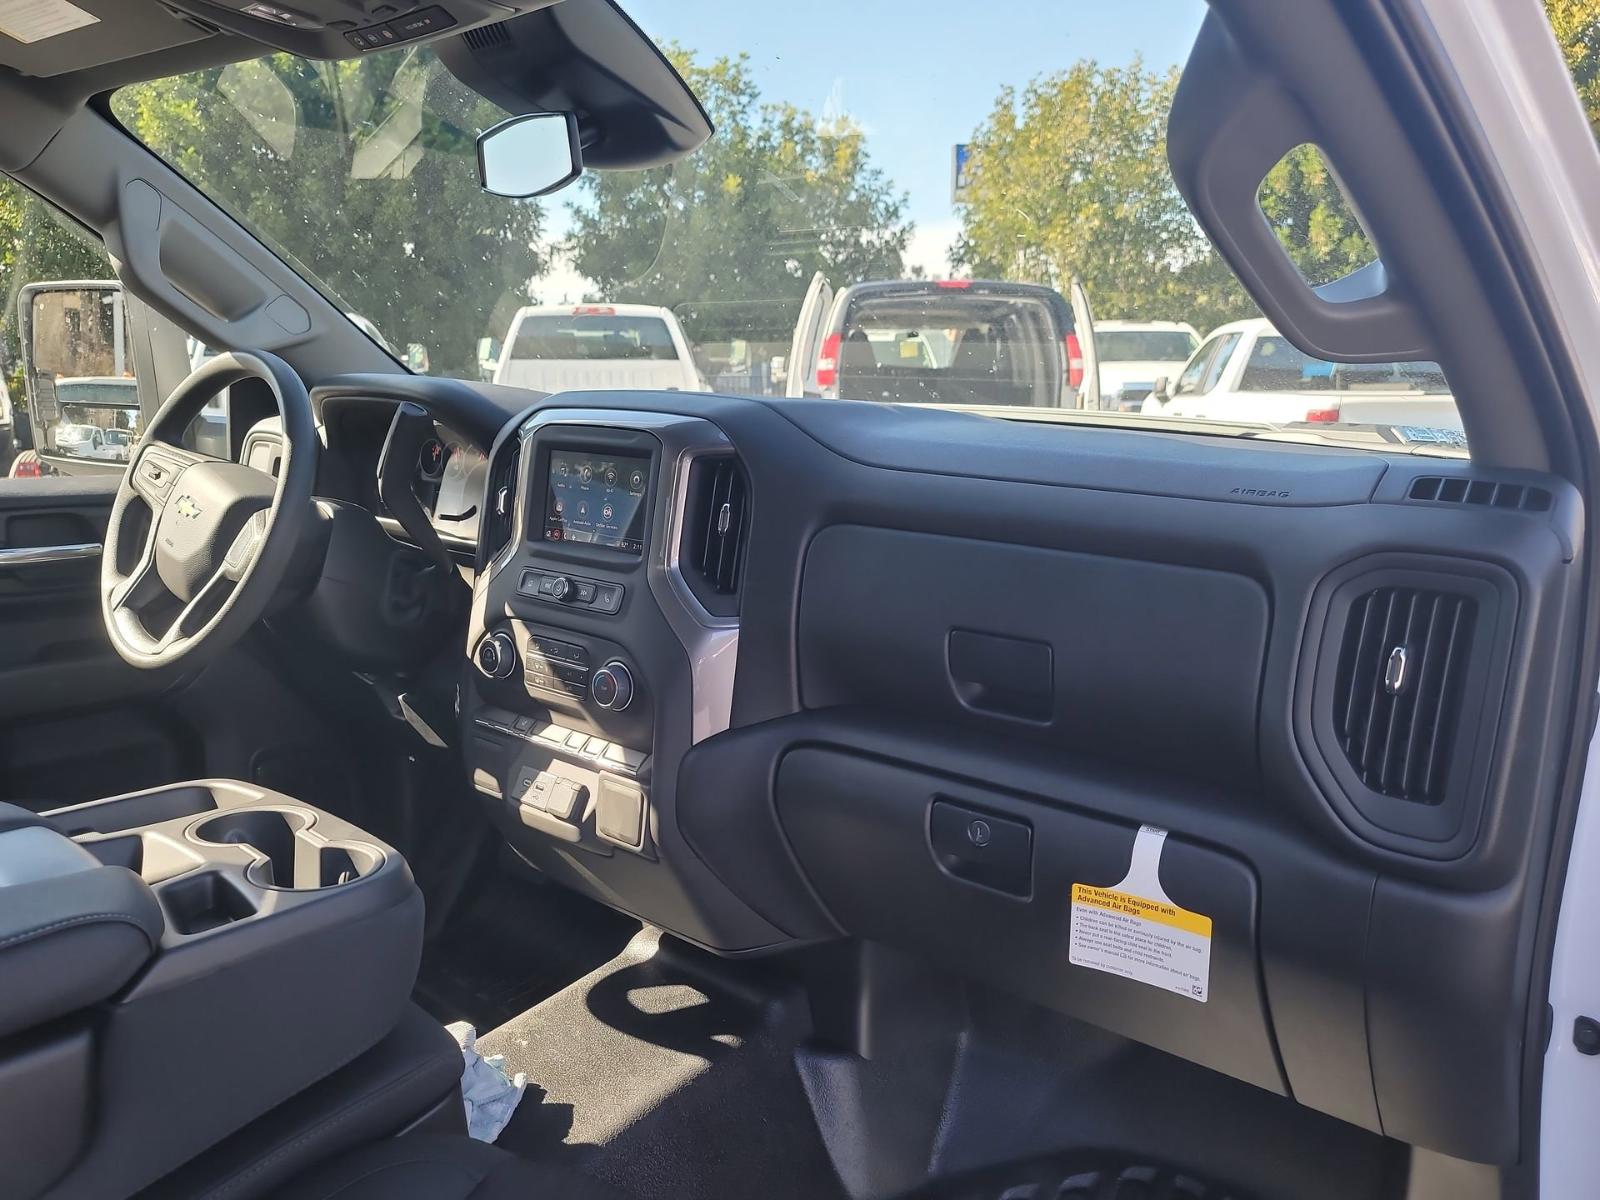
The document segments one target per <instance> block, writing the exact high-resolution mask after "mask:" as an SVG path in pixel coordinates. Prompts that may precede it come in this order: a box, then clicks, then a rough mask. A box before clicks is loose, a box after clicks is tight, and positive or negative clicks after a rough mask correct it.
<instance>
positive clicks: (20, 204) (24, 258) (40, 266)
mask: <svg viewBox="0 0 1600 1200" xmlns="http://www.w3.org/2000/svg"><path fill="white" fill-rule="evenodd" d="M111 278H113V273H112V270H111V260H110V259H108V258H107V257H106V254H105V250H104V249H103V248H102V247H101V245H100V243H99V241H98V240H96V239H95V237H94V236H93V235H92V234H89V233H87V232H85V231H84V230H82V229H80V228H79V227H78V226H76V225H73V224H72V223H71V222H70V221H68V220H67V219H66V218H65V217H62V216H60V215H59V214H58V213H56V211H55V210H54V209H52V208H51V207H50V206H49V205H48V204H46V203H44V201H42V200H40V199H39V198H38V197H37V196H35V195H34V194H33V193H32V192H30V191H28V190H27V189H26V188H24V187H22V186H21V185H20V184H16V183H13V182H11V181H10V180H9V179H0V302H3V303H4V305H5V308H4V310H3V311H0V337H3V338H4V342H3V346H4V349H3V351H0V356H3V359H4V363H3V369H4V372H5V376H6V383H7V386H8V388H9V390H10V392H11V398H12V399H13V400H14V401H16V402H17V403H18V404H19V405H21V404H22V403H23V402H24V400H25V394H24V391H23V388H22V357H21V352H20V351H21V347H20V346H19V345H18V342H17V298H18V294H19V293H20V292H21V291H22V288H23V286H24V285H26V284H29V283H34V282H37V281H39V280H43V279H111Z"/></svg>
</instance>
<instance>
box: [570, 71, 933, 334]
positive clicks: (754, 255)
mask: <svg viewBox="0 0 1600 1200" xmlns="http://www.w3.org/2000/svg"><path fill="white" fill-rule="evenodd" d="M666 53H667V55H668V57H669V58H670V59H671V60H672V62H673V65H674V66H675V67H676V68H677V69H678V71H679V72H680V73H681V74H682V75H683V77H684V79H685V81H686V82H687V83H688V84H689V86H690V87H691V88H692V89H693V90H694V92H695V94H696V95H697V96H699V98H700V102H701V103H702V104H703V105H704V106H705V109H706V112H707V114H708V115H709V116H710V117H711V120H712V123H713V125H714V126H715V128H716V133H715V135H714V136H713V137H712V139H711V141H709V142H708V143H707V144H706V145H705V146H703V147H702V148H701V149H700V150H699V151H697V152H696V153H695V154H693V155H690V156H689V157H688V158H686V159H684V160H682V161H680V162H678V163H675V164H673V165H671V166H667V167H659V168H656V169H653V170H650V171H644V172H632V171H629V172H607V173H591V174H590V175H588V176H587V177H586V179H585V180H584V184H583V186H584V189H585V195H584V197H583V199H582V201H581V202H580V203H578V204H576V205H574V206H573V208H572V232H571V235H570V236H569V238H568V239H567V241H566V243H565V246H564V251H565V252H566V253H567V254H569V255H570V257H571V261H572V265H573V266H574V268H576V270H577V271H578V272H580V273H581V274H583V275H584V276H586V277H588V278H589V279H591V280H593V281H594V283H595V285H596V291H595V295H596V297H598V298H601V299H605V300H611V301H617V302H625V301H637V302H644V303H650V304H663V305H667V306H669V307H675V308H677V309H678V310H679V312H680V314H681V315H682V316H683V317H684V322H685V327H686V329H687V331H688V333H689V336H690V337H691V338H692V339H695V340H719V339H721V338H724V337H727V336H740V337H760V336H763V335H765V336H768V337H772V336H776V335H777V334H779V333H781V335H782V338H783V340H787V338H788V333H789V330H790V329H791V328H792V326H793V324H794V319H795V309H796V308H797V307H798V304H799V301H800V299H801V297H802V295H803V294H804V292H805V289H806V285H807V283H808V282H809V281H810V279H811V276H812V274H813V273H814V272H816V271H818V270H821V271H823V272H825V273H826V274H827V275H828V277H829V278H830V279H832V280H833V281H834V282H835V283H836V284H837V283H839V282H840V281H846V282H854V281H856V280H860V279H882V278H891V279H893V278H898V277H899V276H900V275H901V274H903V272H904V268H905V264H904V257H903V256H904V252H905V249H906V244H907V242H908V241H909V239H910V235H911V225H910V224H909V223H908V222H907V221H906V219H905V203H906V202H905V197H904V195H903V194H902V193H899V192H897V191H896V190H895V189H894V187H893V186H892V185H891V184H890V182H889V181H888V180H887V179H885V178H884V176H883V173H882V172H881V171H880V170H878V169H877V168H876V167H874V166H873V165H872V163H871V161H870V159H869V157H868V154H867V149H866V138H865V135H864V133H863V132H862V130H861V129H860V128H859V127H857V126H856V125H854V124H853V123H851V122H850V121H848V120H831V121H824V120H819V119H818V118H816V117H815V116H813V115H812V114H811V113H809V112H807V111H805V110H804V109H801V108H797V107H795V106H794V105H792V104H779V103H769V102H763V101H762V100H761V97H760V92H759V89H758V88H757V86H756V83H755V80H754V78H753V76H752V75H751V72H750V67H749V63H748V60H747V58H746V57H745V56H743V55H741V56H740V57H738V58H733V59H729V58H719V59H717V60H716V61H714V62H712V63H710V64H709V65H699V64H697V63H696V62H695V61H694V59H693V56H692V55H691V54H690V53H689V52H688V51H686V50H683V49H682V48H680V47H675V46H668V47H667V48H666Z"/></svg>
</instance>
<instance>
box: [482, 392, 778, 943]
mask: <svg viewBox="0 0 1600 1200" xmlns="http://www.w3.org/2000/svg"><path fill="white" fill-rule="evenodd" d="M741 471H742V468H741V467H740V466H739V463H738V459H737V456H736V455H735V452H734V449H733V447H732V446H731V445H730V444H729V442H728V440H727V439H726V437H724V435H723V434H722V432H721V431H720V430H719V429H717V427H716V426H715V425H713V424H712V423H710V422H709V421H706V420H704V419H702V418H698V417H689V416H682V415H675V414H671V413H658V412H639V411H631V410H599V409H594V410H585V409H544V410H535V411H534V412H532V413H531V414H530V415H529V416H528V417H527V418H526V419H524V420H523V421H521V422H520V423H519V424H516V425H514V426H513V427H512V428H511V429H510V430H509V431H508V432H507V433H506V434H504V435H502V439H501V441H500V443H499V444H498V445H497V446H496V447H495V449H494V451H493V452H492V454H491V462H490V485H489V486H490V494H489V496H488V508H489V510H490V514H491V519H489V520H488V521H486V522H485V525H484V547H483V550H482V555H483V562H482V569H480V571H479V572H478V576H477V581H476V584H475V587H474V596H473V609H472V617H471V622H470V627H469V633H468V643H467V647H466V649H467V654H468V659H469V665H468V667H467V669H466V672H465V676H464V682H463V686H462V689H461V720H462V725H463V739H462V743H463V746H464V747H465V750H466V758H467V766H468V769H469V771H470V772H471V777H472V783H473V785H474V787H475V788H476V790H477V792H478V794H479V795H480V797H482V799H483V802H484V804H485V806H486V808H487V811H488V812H489V815H490V817H491V819H492V820H493V821H494V822H495V824H496V825H497V827H498V828H499V829H500V830H501V832H502V833H503V834H504V835H505V837H506V839H507V841H508V842H509V843H510V844H511V846H512V847H513V848H514V849H515V850H516V851H517V853H518V854H519V855H520V856H521V857H522V858H523V859H525V860H526V861H527V862H528V863H530V864H531V865H533V866H534V867H536V868H538V869H539V870H541V871H543V872H545V873H546V874H548V875H550V876H552V877H554V878H556V879H557V880H559V881H560V882H562V883H565V884H567V885H568V886H571V887H574V888H577V889H579V890H581V891H584V892H587V893H588V894H590V895H592V896H594V897H596V898H598V899H600V900H603V901H604V902H606V903H608V904H611V905H612V906H614V907H617V908H621V909H624V910H625V911H628V912H630V913H633V914H635V915H637V916H640V917H642V918H644V919H646V920H649V921H651V922H653V923H655V924H658V925H661V926H663V927H665V928H667V929H670V930H672V931H674V932H676V933H678V934H680V935H681V936H683V937H685V938H688V939H689V940H691V941H695V942H698V943H700V944H703V945H710V946H713V947H716V948H719V949H730V948H743V947H748V946H754V945H759V944H765V943H766V942H767V941H770V940H771V938H772V936H773V933H774V931H773V930H772V928H771V927H770V926H768V925H767V924H766V922H764V921H762V920H761V919H760V918H758V917H756V916H755V915H754V914H753V913H749V912H748V910H746V909H744V907H743V906H742V905H739V904H737V903H732V904H729V903H724V902H722V901H723V900H724V899H726V898H727V897H726V895H725V893H722V892H721V887H722V885H721V884H720V883H719V882H718V881H717V880H716V879H715V877H714V876H712V875H711V874H710V873H709V871H707V870H706V868H705V867H704V865H703V864H701V863H700V862H699V860H698V859H697V858H696V857H695V856H694V855H693V853H692V852H690V851H689V850H688V848H687V846H685V845H684V844H683V843H682V841H681V838H680V837H679V835H678V833H677V824H676V817H675V811H674V807H675V784H676V773H677V765H678V761H679V759H681V757H682V756H683V755H684V754H685V753H686V752H687V751H688V749H689V748H690V747H691V746H692V745H693V744H694V743H696V742H698V741H701V740H703V739H705V738H707V737H710V736H712V735H713V734H715V733H718V732H720V731H721V730H723V729H725V728H726V727H727V724H728V713H729V709H730V706H731V702H732V688H733V670H734V662H735V658H736V655H737V653H738V636H739V627H738V616H737V609H736V606H735V605H733V604H731V603H729V602H728V601H729V600H730V597H729V595H728V591H729V589H728V588H727V587H726V586H725V585H726V582H727V581H729V580H731V579H733V578H734V577H735V575H736V572H737V569H738V565H739V564H738V559H737V556H738V554H739V542H738V538H737V533H738V530H737V529H735V528H733V527H734V525H735V524H738V525H740V526H741V527H742V525H743V523H744V521H745V519H746V518H747V516H748V504H749V497H748V489H746V488H745V487H744V486H743V484H742V476H741V479H740V486H739V488H738V491H737V493H734V492H733V491H731V490H730V485H729V482H728V481H729V479H730V478H731V477H732V476H731V475H730V472H732V473H738V472H741ZM719 489H721V490H719ZM730 535H731V536H730ZM708 546H710V547H713V548H714V549H715V550H718V551H726V554H725V558H726V561H725V562H722V563H715V564H712V565H713V567H715V568H718V569H714V570H712V571H710V572H708V571H707V570H705V569H704V568H705V566H706V562H705V560H706V553H707V548H708ZM719 584H720V585H722V586H721V587H720V588H719ZM713 900H715V901H716V902H714V903H713V902H712V901H713Z"/></svg>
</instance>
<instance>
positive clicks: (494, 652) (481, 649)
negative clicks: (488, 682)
mask: <svg viewBox="0 0 1600 1200" xmlns="http://www.w3.org/2000/svg"><path fill="white" fill-rule="evenodd" d="M477 658H478V670H480V671H482V672H483V673H484V674H485V675H487V676H488V677H489V678H490V679H504V678H506V677H507V676H508V675H510V674H511V673H512V672H513V671H515V670H516V669H517V644H516V643H515V642H514V641H512V640H511V635H510V634H509V633H507V632H505V630H501V631H500V632H499V633H496V634H493V635H491V636H490V637H486V638H484V639H483V641H481V642H479V643H478V655H477Z"/></svg>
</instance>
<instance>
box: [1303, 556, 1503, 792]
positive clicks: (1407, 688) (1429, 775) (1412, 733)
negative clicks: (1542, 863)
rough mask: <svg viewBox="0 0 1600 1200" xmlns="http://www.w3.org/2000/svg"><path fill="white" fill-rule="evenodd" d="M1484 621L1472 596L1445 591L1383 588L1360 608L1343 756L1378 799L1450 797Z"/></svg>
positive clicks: (1341, 683) (1352, 641)
mask: <svg viewBox="0 0 1600 1200" xmlns="http://www.w3.org/2000/svg"><path fill="white" fill-rule="evenodd" d="M1476 618H1477V604H1476V602H1475V601H1474V600H1473V598H1472V597H1471V596H1466V595H1460V594H1455V593H1451V592H1447V591H1432V590H1428V589H1424V588H1416V587H1380V588H1375V589H1373V590H1372V591H1369V592H1365V593H1363V594H1361V595H1360V596H1358V597H1357V598H1355V599H1354V600H1353V601H1352V603H1351V605H1350V613H1349V617H1348V619H1347V620H1346V623H1345V630H1344V641H1343V644H1342V646H1341V649H1340V654H1339V666H1338V671H1337V674H1336V676H1335V690H1334V699H1333V717H1334V722H1335V725H1336V729H1337V733H1338V740H1339V746H1340V748H1341V749H1343V751H1344V753H1345V756H1346V757H1347V758H1348V759H1349V760H1350V765H1351V766H1352V767H1353V768H1354V769H1355V772H1356V776H1357V777H1358V778H1359V779H1360V780H1361V782H1362V783H1363V784H1365V785H1366V786H1367V787H1368V788H1371V789H1372V790H1373V791H1374V792H1378V793H1380V794H1381V795H1384V796H1389V797H1392V798H1393V799H1396V800H1406V801H1410V802H1412V803H1416V804H1439V803H1440V802H1441V801H1442V800H1443V799H1444V796H1445V788H1446V786H1447V785H1448V784H1449V778H1448V777H1449V774H1450V772H1449V765H1450V762H1451V757H1452V750H1453V748H1454V745H1455V739H1456V736H1457V734H1458V732H1459V729H1458V727H1459V725H1460V721H1461V706H1462V689H1463V686H1464V682H1465V679H1466V676H1467V670H1468V666H1469V659H1470V657H1471V648H1472V645H1473V638H1472V627H1473V622H1474V621H1475V620H1476Z"/></svg>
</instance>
